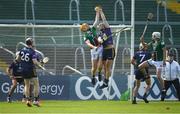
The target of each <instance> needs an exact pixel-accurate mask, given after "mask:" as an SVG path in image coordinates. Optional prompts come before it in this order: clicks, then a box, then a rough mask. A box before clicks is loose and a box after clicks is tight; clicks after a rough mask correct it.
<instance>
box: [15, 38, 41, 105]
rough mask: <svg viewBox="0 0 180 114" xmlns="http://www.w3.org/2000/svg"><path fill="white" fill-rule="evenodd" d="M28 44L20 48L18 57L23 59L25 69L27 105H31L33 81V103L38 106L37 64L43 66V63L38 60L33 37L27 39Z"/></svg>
mask: <svg viewBox="0 0 180 114" xmlns="http://www.w3.org/2000/svg"><path fill="white" fill-rule="evenodd" d="M26 45H27V46H28V47H24V48H23V49H21V50H20V53H19V55H18V57H17V60H18V61H21V63H22V67H23V71H22V75H23V78H24V83H25V95H26V99H27V102H26V104H27V106H29V107H31V106H32V104H31V100H30V92H29V90H30V83H31V82H33V84H34V102H33V104H34V105H36V106H38V107H39V106H40V105H39V80H38V77H37V74H36V68H35V65H37V66H39V67H41V68H43V67H42V66H41V63H40V62H38V61H37V54H36V52H35V50H34V49H33V47H34V46H33V39H32V38H27V39H26Z"/></svg>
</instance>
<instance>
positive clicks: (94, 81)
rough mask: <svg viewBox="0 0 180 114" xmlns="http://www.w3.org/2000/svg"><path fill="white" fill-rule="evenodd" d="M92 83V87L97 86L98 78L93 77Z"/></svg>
mask: <svg viewBox="0 0 180 114" xmlns="http://www.w3.org/2000/svg"><path fill="white" fill-rule="evenodd" d="M91 83H92V85H95V84H96V78H95V77H93V78H92V79H91Z"/></svg>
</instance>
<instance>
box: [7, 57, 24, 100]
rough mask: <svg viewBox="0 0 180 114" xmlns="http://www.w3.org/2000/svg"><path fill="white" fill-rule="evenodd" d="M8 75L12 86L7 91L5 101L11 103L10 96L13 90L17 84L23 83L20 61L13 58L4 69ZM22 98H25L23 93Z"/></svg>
mask: <svg viewBox="0 0 180 114" xmlns="http://www.w3.org/2000/svg"><path fill="white" fill-rule="evenodd" d="M6 72H7V74H8V76H9V77H10V79H11V80H12V86H11V89H10V90H9V92H8V97H7V102H9V103H11V102H12V100H11V96H12V94H13V92H14V90H15V89H16V87H17V84H18V83H19V84H24V79H23V77H22V64H21V62H18V61H17V60H14V61H13V62H12V63H11V64H10V66H9V67H8V68H7V70H6ZM23 100H25V95H23Z"/></svg>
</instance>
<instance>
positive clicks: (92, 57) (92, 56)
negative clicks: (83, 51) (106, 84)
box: [91, 50, 98, 85]
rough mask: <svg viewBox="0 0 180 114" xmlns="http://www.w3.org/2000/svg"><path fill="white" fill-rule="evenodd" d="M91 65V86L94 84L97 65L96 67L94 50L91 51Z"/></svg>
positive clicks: (96, 56)
mask: <svg viewBox="0 0 180 114" xmlns="http://www.w3.org/2000/svg"><path fill="white" fill-rule="evenodd" d="M91 64H92V66H91V75H92V79H91V83H92V84H93V85H95V84H96V79H95V76H96V71H97V65H98V54H97V52H96V51H94V50H91Z"/></svg>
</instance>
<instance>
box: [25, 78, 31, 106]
mask: <svg viewBox="0 0 180 114" xmlns="http://www.w3.org/2000/svg"><path fill="white" fill-rule="evenodd" d="M30 83H31V78H30V79H24V84H25V87H24V91H25V95H26V99H27V101H26V104H27V106H28V107H31V106H32V105H31V99H30V91H29V90H30Z"/></svg>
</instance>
